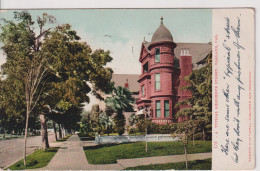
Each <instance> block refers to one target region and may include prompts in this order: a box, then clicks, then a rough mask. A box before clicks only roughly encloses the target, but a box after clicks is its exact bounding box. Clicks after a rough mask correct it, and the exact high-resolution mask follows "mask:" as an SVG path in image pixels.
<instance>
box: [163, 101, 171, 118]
mask: <svg viewBox="0 0 260 171" xmlns="http://www.w3.org/2000/svg"><path fill="white" fill-rule="evenodd" d="M166 102H168V109H167V110H166ZM167 111H168V116H166V112H167ZM164 117H165V118H169V117H170V100H164Z"/></svg>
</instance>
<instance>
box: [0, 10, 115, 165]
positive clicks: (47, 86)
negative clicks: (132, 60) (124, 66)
mask: <svg viewBox="0 0 260 171" xmlns="http://www.w3.org/2000/svg"><path fill="white" fill-rule="evenodd" d="M14 19H15V20H16V21H15V22H14V21H7V20H5V19H3V21H4V25H2V26H1V30H2V32H1V35H0V40H1V41H2V42H3V44H4V45H3V47H2V49H3V50H4V52H5V54H6V56H7V61H6V63H5V64H4V65H3V71H4V72H3V74H5V75H6V76H7V79H9V80H10V81H11V82H12V83H17V84H19V85H21V87H22V89H21V90H20V91H19V92H20V93H21V94H24V97H23V98H22V99H23V100H24V102H26V103H24V102H21V103H20V104H22V106H23V108H24V109H25V110H26V117H25V120H26V128H25V134H26V135H25V150H24V164H25V165H26V142H27V129H28V120H29V117H30V116H31V113H34V112H35V113H37V115H39V114H43V116H42V117H41V118H42V123H43V124H45V121H44V120H45V117H46V115H47V114H49V111H53V110H55V109H60V110H61V111H62V112H65V111H67V110H68V109H69V107H71V106H76V107H80V104H81V103H83V102H88V101H89V98H88V96H87V93H89V92H90V90H91V89H90V87H89V86H88V85H87V82H90V83H91V84H93V86H94V88H95V89H98V90H100V91H105V92H107V91H109V90H110V89H111V86H110V85H111V84H110V80H111V78H112V69H110V68H106V67H104V66H105V65H106V64H107V63H108V62H110V61H111V60H112V57H110V55H109V51H104V50H96V51H94V52H93V53H92V51H91V49H90V47H89V46H88V45H87V43H86V42H80V41H79V39H80V37H79V36H78V35H77V34H76V31H74V30H71V26H70V25H69V24H64V25H59V26H56V27H48V26H50V24H54V22H55V18H54V17H53V16H50V15H48V14H46V13H44V14H43V15H42V17H38V19H37V22H36V24H35V22H34V21H33V20H32V17H31V15H30V14H29V13H28V12H26V11H22V12H15V13H14ZM35 25H37V26H38V30H35V29H34V27H35ZM46 27H47V28H46ZM37 31H38V34H37ZM14 96H15V94H14ZM53 97H55V98H54V99H55V101H54V102H53V101H52V100H50V98H53ZM24 104H25V105H24ZM46 106H49V107H50V108H51V110H48V109H47V108H46ZM35 109H37V110H35ZM6 110H7V109H6ZM42 128H43V129H44V130H43V134H42V136H43V139H42V140H43V141H44V142H46V143H44V144H43V146H44V148H46V147H47V146H48V144H47V142H48V141H47V138H48V136H46V135H47V130H46V129H47V127H45V126H43V127H42Z"/></svg>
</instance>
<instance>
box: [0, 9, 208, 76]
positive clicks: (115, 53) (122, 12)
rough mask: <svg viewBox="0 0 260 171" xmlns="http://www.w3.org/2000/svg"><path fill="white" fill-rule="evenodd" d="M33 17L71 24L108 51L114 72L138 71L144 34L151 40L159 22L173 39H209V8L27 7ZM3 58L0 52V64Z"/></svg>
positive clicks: (5, 15) (96, 46)
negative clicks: (62, 8) (48, 18)
mask: <svg viewBox="0 0 260 171" xmlns="http://www.w3.org/2000/svg"><path fill="white" fill-rule="evenodd" d="M29 12H30V13H31V14H32V16H33V17H34V19H35V18H36V16H39V15H41V14H42V13H43V12H47V13H48V14H50V15H53V16H55V18H56V19H57V24H64V23H70V24H71V25H72V28H73V29H74V30H76V31H77V32H78V34H79V36H80V37H81V38H82V41H86V42H88V44H89V45H90V46H91V48H92V49H99V48H101V49H105V50H110V51H111V56H112V57H113V58H114V59H113V61H112V62H111V63H110V64H108V66H109V67H112V68H113V70H114V72H115V73H120V74H140V73H141V66H140V64H139V61H138V59H139V54H140V50H141V43H142V41H143V39H144V37H145V39H146V41H150V40H151V37H152V35H153V33H154V32H155V30H156V29H157V28H158V27H159V25H160V18H161V16H163V18H164V25H165V26H166V27H167V28H168V29H169V30H170V32H171V33H172V36H173V39H174V41H175V42H177V43H178V42H193V43H208V42H209V41H210V40H211V27H212V26H211V20H212V14H211V9H87V10H86V9H77V10H75V9H74V10H72V9H70V10H61V9H58V10H29ZM0 17H1V18H6V19H12V18H13V11H12V10H10V11H2V12H1V13H0ZM4 61H5V57H4V55H3V53H2V52H0V65H1V64H2V63H3V62H4Z"/></svg>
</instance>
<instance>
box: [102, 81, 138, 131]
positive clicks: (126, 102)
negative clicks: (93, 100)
mask: <svg viewBox="0 0 260 171" xmlns="http://www.w3.org/2000/svg"><path fill="white" fill-rule="evenodd" d="M134 101H135V99H134V98H133V97H132V93H131V92H130V91H129V90H128V89H127V88H123V87H121V86H118V87H116V88H114V89H113V92H112V96H111V97H107V98H106V100H105V102H106V105H107V106H108V107H110V108H111V109H112V110H114V111H115V112H116V113H117V114H116V116H114V119H113V120H114V123H115V129H116V131H117V132H118V134H119V135H122V134H123V133H124V131H125V116H124V115H123V112H124V111H125V112H132V111H133V106H132V103H134Z"/></svg>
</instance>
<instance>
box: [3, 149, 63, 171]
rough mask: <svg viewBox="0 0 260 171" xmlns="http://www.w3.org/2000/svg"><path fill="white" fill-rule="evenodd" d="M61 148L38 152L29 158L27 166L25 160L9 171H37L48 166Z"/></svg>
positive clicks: (11, 167) (14, 165)
mask: <svg viewBox="0 0 260 171" xmlns="http://www.w3.org/2000/svg"><path fill="white" fill-rule="evenodd" d="M58 149H59V148H49V149H47V150H36V151H35V152H34V153H32V154H30V155H29V156H27V158H26V159H27V166H26V167H25V166H24V164H23V159H22V160H20V161H18V162H16V163H15V164H13V165H12V166H10V167H9V168H8V169H11V170H24V169H36V168H42V167H45V166H47V164H48V163H49V162H50V161H51V159H52V157H53V156H54V155H55V154H56V152H57V151H58Z"/></svg>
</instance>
